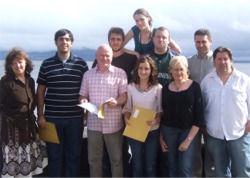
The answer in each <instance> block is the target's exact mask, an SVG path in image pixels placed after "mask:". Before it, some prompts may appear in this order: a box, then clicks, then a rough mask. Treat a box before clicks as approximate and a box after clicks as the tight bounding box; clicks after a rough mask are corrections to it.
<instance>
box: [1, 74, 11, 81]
mask: <svg viewBox="0 0 250 178" xmlns="http://www.w3.org/2000/svg"><path fill="white" fill-rule="evenodd" d="M9 78H10V77H9V76H8V75H6V74H5V75H4V76H2V77H1V81H2V82H3V81H6V80H7V79H9Z"/></svg>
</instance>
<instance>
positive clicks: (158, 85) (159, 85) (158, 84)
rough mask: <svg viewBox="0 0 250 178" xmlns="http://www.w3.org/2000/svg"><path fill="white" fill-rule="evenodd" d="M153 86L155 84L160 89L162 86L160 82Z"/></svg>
mask: <svg viewBox="0 0 250 178" xmlns="http://www.w3.org/2000/svg"><path fill="white" fill-rule="evenodd" d="M155 86H156V87H157V88H160V89H162V88H163V86H162V85H161V84H160V83H157V84H156V85H155Z"/></svg>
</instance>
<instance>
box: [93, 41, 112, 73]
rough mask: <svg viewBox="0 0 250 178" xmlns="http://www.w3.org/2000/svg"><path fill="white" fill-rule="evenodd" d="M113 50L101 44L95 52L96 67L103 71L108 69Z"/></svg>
mask: <svg viewBox="0 0 250 178" xmlns="http://www.w3.org/2000/svg"><path fill="white" fill-rule="evenodd" d="M112 57H113V52H112V49H111V47H110V46H108V45H101V46H100V47H99V48H98V50H97V52H96V60H97V66H98V69H99V70H100V71H102V72H105V71H107V70H108V69H109V67H110V65H111V62H112Z"/></svg>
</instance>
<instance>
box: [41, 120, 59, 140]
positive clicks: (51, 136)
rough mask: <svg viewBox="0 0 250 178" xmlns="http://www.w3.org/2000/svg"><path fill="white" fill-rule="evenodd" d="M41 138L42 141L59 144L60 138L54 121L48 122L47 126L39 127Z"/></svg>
mask: <svg viewBox="0 0 250 178" xmlns="http://www.w3.org/2000/svg"><path fill="white" fill-rule="evenodd" d="M38 133H39V138H40V139H41V140H42V141H45V142H50V143H57V144H59V143H60V141H59V138H58V134H57V131H56V126H55V124H54V123H51V122H46V128H42V127H38Z"/></svg>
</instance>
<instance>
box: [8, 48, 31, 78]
mask: <svg viewBox="0 0 250 178" xmlns="http://www.w3.org/2000/svg"><path fill="white" fill-rule="evenodd" d="M15 59H24V60H25V61H26V68H25V72H26V73H28V74H30V73H31V71H32V70H33V67H34V66H33V64H32V62H31V60H30V58H29V56H28V54H27V53H26V52H24V50H22V49H20V48H12V49H11V50H10V51H9V53H8V54H7V56H6V57H5V74H12V75H14V72H13V71H12V68H11V64H12V62H13V61H14V60H15Z"/></svg>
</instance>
